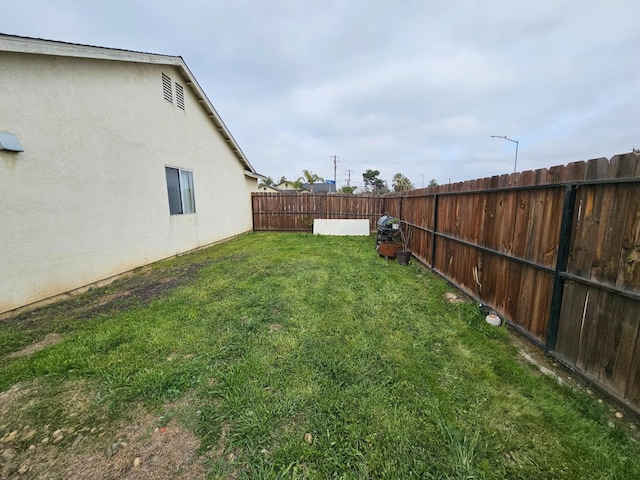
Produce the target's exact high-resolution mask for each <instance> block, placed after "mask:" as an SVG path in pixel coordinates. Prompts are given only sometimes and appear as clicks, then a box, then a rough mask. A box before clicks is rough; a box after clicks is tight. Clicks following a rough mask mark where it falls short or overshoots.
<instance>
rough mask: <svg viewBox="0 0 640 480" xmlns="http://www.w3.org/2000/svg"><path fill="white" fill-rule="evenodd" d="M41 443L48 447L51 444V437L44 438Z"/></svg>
mask: <svg viewBox="0 0 640 480" xmlns="http://www.w3.org/2000/svg"><path fill="white" fill-rule="evenodd" d="M40 443H44V444H45V445H46V444H47V443H49V437H44V438H43V439H42V441H41V442H40Z"/></svg>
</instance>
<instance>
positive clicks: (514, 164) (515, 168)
mask: <svg viewBox="0 0 640 480" xmlns="http://www.w3.org/2000/svg"><path fill="white" fill-rule="evenodd" d="M491 138H504V139H505V140H509V141H510V142H513V143H515V144H516V159H515V161H514V162H513V173H516V170H517V169H518V140H512V139H510V138H509V137H507V136H506V135H491Z"/></svg>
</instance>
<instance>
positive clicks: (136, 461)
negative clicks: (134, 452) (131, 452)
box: [133, 457, 140, 468]
mask: <svg viewBox="0 0 640 480" xmlns="http://www.w3.org/2000/svg"><path fill="white" fill-rule="evenodd" d="M138 467H140V457H136V458H135V459H134V460H133V468H138Z"/></svg>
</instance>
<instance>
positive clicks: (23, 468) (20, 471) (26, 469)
mask: <svg viewBox="0 0 640 480" xmlns="http://www.w3.org/2000/svg"><path fill="white" fill-rule="evenodd" d="M28 471H29V466H28V465H23V466H21V467H20V468H19V469H18V473H19V474H20V475H24V474H25V473H27V472H28Z"/></svg>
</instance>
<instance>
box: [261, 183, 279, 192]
mask: <svg viewBox="0 0 640 480" xmlns="http://www.w3.org/2000/svg"><path fill="white" fill-rule="evenodd" d="M258 191H260V192H270V193H281V192H282V190H280V189H279V188H278V187H276V186H274V185H263V186H261V187H258Z"/></svg>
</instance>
